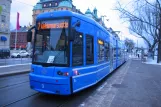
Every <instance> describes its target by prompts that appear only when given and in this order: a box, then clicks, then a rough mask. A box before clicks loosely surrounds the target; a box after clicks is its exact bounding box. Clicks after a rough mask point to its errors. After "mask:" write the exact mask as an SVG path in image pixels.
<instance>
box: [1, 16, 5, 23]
mask: <svg viewBox="0 0 161 107" xmlns="http://www.w3.org/2000/svg"><path fill="white" fill-rule="evenodd" d="M1 21H2V22H4V23H5V22H6V16H4V15H1Z"/></svg>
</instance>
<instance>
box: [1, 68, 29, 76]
mask: <svg viewBox="0 0 161 107" xmlns="http://www.w3.org/2000/svg"><path fill="white" fill-rule="evenodd" d="M29 72H30V69H28V70H23V71H10V72H7V73H0V77H5V76H12V75H16V74H24V73H29Z"/></svg>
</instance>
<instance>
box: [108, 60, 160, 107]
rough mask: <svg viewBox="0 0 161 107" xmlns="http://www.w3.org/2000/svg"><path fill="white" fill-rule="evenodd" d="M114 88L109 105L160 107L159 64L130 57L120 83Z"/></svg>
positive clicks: (112, 106)
mask: <svg viewBox="0 0 161 107" xmlns="http://www.w3.org/2000/svg"><path fill="white" fill-rule="evenodd" d="M116 88H117V89H118V91H117V93H116V95H115V96H114V98H113V100H112V102H111V104H110V107H161V65H152V64H146V63H142V62H141V61H140V60H137V59H131V63H130V65H129V68H128V70H127V73H126V75H125V77H124V79H123V81H122V83H121V84H120V85H118V86H116ZM105 106H106V104H105Z"/></svg>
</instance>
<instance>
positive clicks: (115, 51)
mask: <svg viewBox="0 0 161 107" xmlns="http://www.w3.org/2000/svg"><path fill="white" fill-rule="evenodd" d="M113 50H114V51H113V52H114V60H115V59H116V48H115V47H114V48H113Z"/></svg>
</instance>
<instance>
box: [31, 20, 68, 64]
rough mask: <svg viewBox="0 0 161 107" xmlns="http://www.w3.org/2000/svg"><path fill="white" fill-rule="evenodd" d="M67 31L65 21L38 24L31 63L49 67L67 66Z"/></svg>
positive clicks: (66, 22) (66, 21)
mask: <svg viewBox="0 0 161 107" xmlns="http://www.w3.org/2000/svg"><path fill="white" fill-rule="evenodd" d="M68 29H69V28H68V20H67V19H61V20H49V21H41V22H38V23H37V31H36V35H35V42H34V52H33V53H34V54H33V62H34V63H39V64H50V65H61V64H63V65H64V64H66V65H67V63H68V53H67V50H68Z"/></svg>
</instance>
